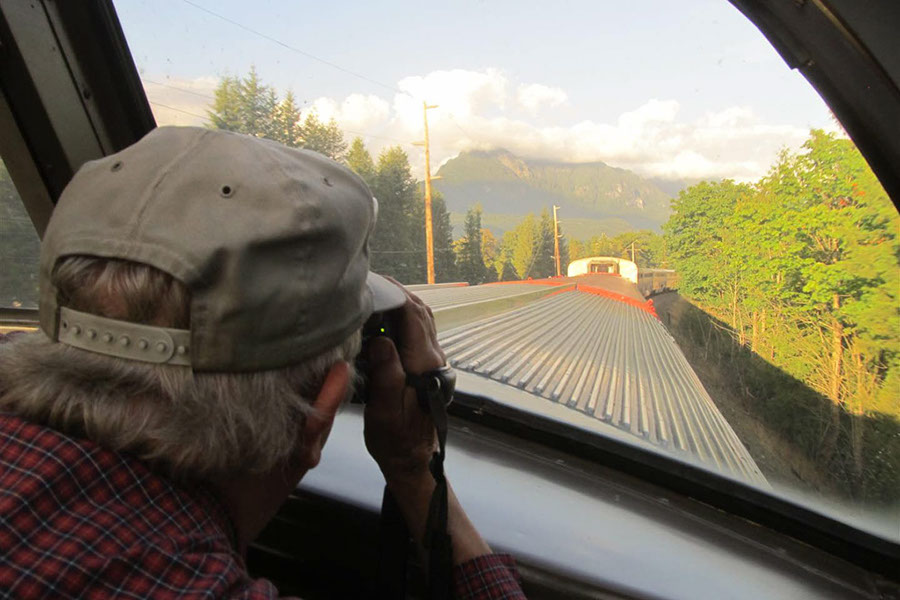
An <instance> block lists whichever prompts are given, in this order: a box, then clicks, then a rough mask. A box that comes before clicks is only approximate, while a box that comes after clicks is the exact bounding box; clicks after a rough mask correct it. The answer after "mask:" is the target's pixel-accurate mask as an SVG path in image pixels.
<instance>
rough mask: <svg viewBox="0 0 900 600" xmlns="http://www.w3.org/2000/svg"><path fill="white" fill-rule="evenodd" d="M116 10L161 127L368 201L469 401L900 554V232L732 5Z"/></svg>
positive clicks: (381, 260)
mask: <svg viewBox="0 0 900 600" xmlns="http://www.w3.org/2000/svg"><path fill="white" fill-rule="evenodd" d="M116 7H117V10H118V12H119V15H120V19H121V21H122V25H123V28H124V30H125V33H126V36H127V38H128V40H129V43H130V46H131V49H132V52H133V54H134V56H135V60H136V63H137V66H138V69H139V71H140V74H141V78H142V80H143V82H144V88H145V91H146V93H147V96H148V99H149V101H150V104H151V106H152V108H153V111H154V114H155V115H156V118H157V121H158V122H159V123H160V124H163V125H167V124H174V125H197V126H204V127H218V128H224V129H230V130H234V131H239V132H244V133H248V134H252V135H258V136H265V137H269V138H272V139H275V140H278V141H280V142H282V143H285V144H288V145H291V146H298V147H304V148H309V149H312V150H316V151H318V152H321V153H323V154H326V155H328V156H330V157H332V158H334V159H336V160H339V161H342V162H344V163H345V164H346V165H348V166H349V167H350V168H352V169H353V170H355V171H356V172H357V173H359V174H360V175H361V176H362V177H363V178H364V179H365V180H366V181H367V182H368V184H369V185H370V187H371V188H372V191H373V193H374V195H375V196H376V197H377V198H378V199H379V202H380V207H381V211H380V217H379V219H380V220H379V226H378V228H377V229H376V232H375V235H374V238H373V239H372V240H371V252H372V257H373V258H372V266H373V268H374V269H375V270H377V271H380V272H382V273H385V274H389V275H392V276H394V277H396V278H397V279H399V280H400V281H402V282H404V283H406V284H409V285H413V286H416V288H415V291H416V292H417V293H419V294H420V295H421V297H422V298H423V299H424V300H425V301H426V302H428V304H430V305H431V307H432V309H433V310H434V312H435V315H436V319H437V322H438V326H439V330H440V333H441V342H442V344H443V345H444V347H445V349H446V350H447V353H448V356H449V358H450V360H451V362H452V363H453V364H454V366H455V367H456V368H457V370H458V372H459V386H460V387H461V388H462V389H464V390H471V391H476V392H478V393H480V394H484V395H487V396H490V397H491V398H493V399H495V400H496V401H498V402H503V403H509V404H513V405H515V406H518V407H520V408H522V409H524V410H529V411H535V412H539V413H541V414H544V415H547V416H549V417H551V418H554V419H559V420H563V421H565V422H567V423H569V424H570V425H571V426H572V427H577V428H580V429H584V430H587V431H591V432H594V433H596V434H597V435H602V436H606V437H612V438H615V439H619V440H621V441H622V443H626V444H639V445H642V446H645V447H648V448H652V449H654V450H656V451H659V452H665V453H668V454H671V455H673V456H677V457H678V458H679V459H682V460H685V461H690V462H695V463H697V464H700V465H703V466H704V467H707V468H709V469H711V470H714V471H716V472H719V473H722V474H724V475H726V476H728V477H736V478H739V479H742V480H744V481H747V482H749V483H751V484H753V485H756V486H759V487H760V488H762V489H766V490H770V491H772V492H773V493H778V494H782V495H789V496H790V497H791V498H792V499H794V500H795V501H798V502H803V503H806V504H809V505H811V506H815V507H816V508H817V509H819V510H822V511H827V512H830V513H831V514H832V515H833V516H836V517H837V518H841V519H845V520H847V521H852V522H853V523H854V524H856V525H858V526H864V527H867V528H870V529H874V530H877V531H879V532H880V533H881V534H882V535H887V536H890V537H892V538H897V537H898V532H900V527H898V522H897V515H898V514H900V511H898V510H897V508H898V504H900V400H898V398H900V393H898V390H900V332H898V328H897V307H898V298H897V294H898V289H900V279H898V277H900V266H898V262H897V257H898V256H900V247H898V237H897V232H898V230H900V220H898V215H897V212H896V210H895V209H894V208H893V206H892V204H891V202H890V200H889V198H888V197H887V195H886V193H885V192H884V190H883V189H882V187H881V186H880V185H879V183H878V181H877V179H876V178H875V177H874V175H873V174H872V172H871V170H870V169H869V167H868V165H867V164H866V162H865V160H864V159H863V158H862V156H861V155H860V153H859V152H858V150H857V149H856V147H855V146H854V144H853V143H852V141H850V140H849V139H848V137H847V136H846V134H845V133H844V132H843V130H842V129H841V126H840V124H839V123H838V122H837V121H836V120H835V118H834V117H833V116H832V115H831V113H830V111H829V110H828V108H827V106H826V105H825V104H824V103H823V102H822V100H821V99H820V98H819V97H818V96H817V95H816V94H815V92H814V91H813V90H812V88H811V87H810V86H809V85H808V84H807V82H806V81H805V80H804V79H803V78H802V76H800V75H799V74H798V73H795V72H792V71H791V70H790V69H788V68H787V67H786V65H785V64H784V62H783V61H782V60H781V58H780V57H779V56H778V55H777V53H776V52H775V51H774V50H773V49H772V48H771V47H770V46H769V44H768V42H767V41H766V40H765V38H764V37H763V36H762V35H761V34H760V33H759V31H758V30H756V28H755V27H754V26H753V25H752V24H751V23H749V22H748V21H746V20H745V18H744V17H743V16H742V15H741V14H740V13H739V12H738V11H737V10H736V9H735V8H734V7H733V6H732V5H731V4H730V3H729V2H727V1H725V0H692V1H689V2H669V1H664V0H647V1H644V2H634V3H623V2H611V1H610V2H596V1H593V0H591V1H584V2H576V3H571V4H570V5H567V8H566V10H559V9H558V7H555V6H547V5H543V4H535V5H525V4H523V3H521V2H512V1H510V2H490V3H484V2H456V3H451V4H446V3H445V5H434V6H423V5H421V4H413V3H407V2H400V1H396V2H388V3H384V2H377V3H368V4H360V3H345V2H332V3H325V4H319V5H316V8H315V10H308V9H302V8H301V7H300V6H299V5H297V3H293V2H288V1H283V2H282V1H277V0H263V1H262V2H257V3H254V5H253V7H252V9H251V8H250V7H248V6H247V5H246V4H245V3H241V2H236V1H227V2H205V1H199V0H198V1H196V2H194V1H191V2H183V3H175V4H170V5H166V8H165V9H164V10H163V9H161V8H160V5H159V4H158V3H157V2H153V1H152V0H117V1H116ZM426 119H427V133H426V126H425V120H426ZM426 139H427V142H428V146H427V148H428V151H429V152H430V154H429V153H426V151H425V148H423V147H422V142H425V141H426ZM429 169H430V173H431V174H432V175H434V176H435V177H434V178H433V181H432V185H431V186H429V185H427V183H428V182H427V180H428V177H427V175H426V173H427V172H428V171H429ZM429 194H430V197H431V208H432V212H433V217H432V234H433V247H432V251H431V254H432V256H433V260H432V261H431V266H430V265H429V252H428V249H427V245H426V241H425V240H426V234H425V216H424V215H425V198H427V197H428V196H429ZM430 273H433V280H434V282H435V284H439V285H435V286H431V287H428V286H424V287H419V286H423V285H424V284H426V283H428V281H429V277H430Z"/></svg>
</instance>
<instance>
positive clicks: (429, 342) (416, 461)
mask: <svg viewBox="0 0 900 600" xmlns="http://www.w3.org/2000/svg"><path fill="white" fill-rule="evenodd" d="M399 310H400V311H401V315H400V324H399V329H400V330H399V332H398V334H399V335H398V342H399V345H400V348H399V354H398V349H397V348H395V347H394V344H393V343H392V342H391V340H389V339H387V338H383V337H380V338H375V339H373V340H371V341H370V342H369V343H368V347H367V348H365V349H364V351H365V352H367V353H368V359H369V365H370V372H369V373H368V374H367V375H368V377H369V388H368V390H369V397H368V398H367V400H366V412H365V440H366V448H368V450H369V453H370V454H371V455H372V457H373V458H374V459H375V461H376V462H377V463H378V466H379V467H380V468H381V472H382V473H383V474H384V477H385V479H386V480H387V483H388V486H389V487H392V486H394V485H398V486H399V485H403V486H408V485H413V484H419V483H421V482H422V481H421V480H422V479H423V476H427V477H430V474H429V473H428V462H429V460H431V455H432V453H433V452H434V451H435V448H436V444H437V437H436V435H435V430H434V423H433V422H432V420H431V417H430V416H429V415H427V414H426V413H425V412H424V411H423V410H422V409H421V408H419V404H418V401H417V399H416V392H415V390H413V389H412V388H411V387H407V385H406V373H410V374H414V375H418V374H421V373H424V372H426V371H430V370H432V369H436V368H438V367H441V366H443V365H444V363H445V362H446V357H445V356H444V352H443V351H442V350H441V347H440V346H439V345H438V342H437V330H436V328H435V325H434V317H433V316H432V314H431V309H430V308H428V307H427V306H426V305H425V304H424V303H423V302H422V301H421V300H420V299H419V298H418V297H416V296H415V295H413V294H410V293H409V292H407V301H406V304H405V305H403V307H402V308H400V309H399Z"/></svg>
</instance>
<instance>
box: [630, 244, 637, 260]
mask: <svg viewBox="0 0 900 600" xmlns="http://www.w3.org/2000/svg"><path fill="white" fill-rule="evenodd" d="M631 262H634V240H631ZM635 264H637V263H635Z"/></svg>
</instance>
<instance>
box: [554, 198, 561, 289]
mask: <svg viewBox="0 0 900 600" xmlns="http://www.w3.org/2000/svg"><path fill="white" fill-rule="evenodd" d="M557 210H559V207H558V206H557V205H555V204H554V205H553V252H554V256H555V257H556V276H557V277H559V276H560V272H559V271H560V269H559V220H558V219H557V218H556V211H557Z"/></svg>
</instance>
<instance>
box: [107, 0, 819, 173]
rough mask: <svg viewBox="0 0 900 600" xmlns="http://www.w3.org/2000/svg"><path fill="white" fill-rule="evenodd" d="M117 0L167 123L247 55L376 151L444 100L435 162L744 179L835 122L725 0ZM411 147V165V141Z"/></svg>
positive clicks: (239, 67) (404, 137) (192, 107)
mask: <svg viewBox="0 0 900 600" xmlns="http://www.w3.org/2000/svg"><path fill="white" fill-rule="evenodd" d="M192 3H193V4H196V5H197V6H200V7H204V8H206V9H208V10H211V11H214V12H215V13H218V14H220V15H222V16H224V17H227V18H229V19H232V20H234V21H237V22H240V23H242V24H243V25H245V26H246V27H249V28H251V29H255V30H257V31H259V32H261V33H264V34H265V35H267V36H269V37H272V38H275V39H277V40H279V41H281V42H283V43H285V44H287V45H290V46H293V47H294V48H297V49H301V50H303V51H305V52H308V53H311V54H314V55H315V56H317V57H319V58H321V59H324V60H327V61H329V62H332V63H334V64H336V65H338V66H340V67H341V68H343V69H346V70H349V71H353V72H355V73H359V74H362V75H364V76H365V77H367V78H368V79H371V80H375V81H377V82H379V83H381V84H383V85H379V84H376V83H372V82H371V81H367V80H364V79H361V78H358V77H354V76H353V75H350V74H348V73H347V72H345V71H341V70H339V69H336V68H333V67H331V66H328V65H324V64H322V63H320V62H317V61H316V60H314V59H311V58H308V57H306V56H303V55H302V54H300V53H297V52H294V51H291V50H289V49H286V48H284V47H282V46H280V45H278V44H276V43H273V42H272V41H270V40H268V39H264V38H262V37H260V36H258V35H254V34H252V33H250V32H248V31H245V30H243V29H241V28H239V27H237V26H235V25H233V24H231V23H228V22H226V21H224V20H222V19H219V18H217V17H215V16H213V15H211V14H209V13H207V12H204V11H203V10H201V9H200V8H198V7H197V6H194V5H193V4H192ZM115 5H116V8H117V10H118V12H119V17H120V20H121V21H122V25H123V28H124V30H125V33H126V37H127V38H128V40H129V44H130V46H131V49H132V52H133V54H134V56H135V61H136V63H137V65H138V68H139V70H140V71H141V73H142V75H143V77H144V78H145V79H146V80H147V81H148V82H147V83H145V88H146V90H147V93H148V97H149V98H150V100H151V102H154V103H155V104H156V106H154V110H155V112H156V114H157V119H158V121H159V122H161V123H177V124H188V123H197V122H199V121H201V119H199V118H197V117H193V116H191V115H189V114H186V113H196V114H204V112H205V110H204V105H205V104H206V103H207V102H208V100H207V98H205V96H206V95H208V94H210V93H211V91H212V89H213V88H214V86H215V82H216V80H217V78H218V77H220V76H222V75H225V74H244V73H246V71H247V70H248V69H249V68H250V66H251V65H255V66H256V68H257V70H258V71H259V73H260V75H261V76H262V78H263V79H264V81H265V82H267V83H270V84H272V85H273V86H274V87H275V88H276V89H278V90H279V91H280V92H283V91H285V90H288V89H291V90H293V92H294V93H295V95H296V96H297V98H298V100H299V101H300V103H301V104H302V105H303V106H304V107H306V108H310V107H315V108H316V109H317V110H318V112H319V113H320V114H321V115H322V116H325V117H334V118H336V119H337V120H338V122H339V123H340V124H341V125H342V127H344V128H345V129H347V130H352V131H354V132H360V133H364V134H368V135H369V136H370V137H367V138H365V139H366V141H367V143H368V144H369V145H370V146H371V148H372V150H373V151H374V152H376V153H377V152H378V151H379V150H380V149H381V148H383V147H384V146H385V145H386V144H390V143H396V141H404V142H407V141H412V140H414V139H417V138H418V137H421V116H420V114H419V113H420V111H421V108H420V107H421V98H422V97H427V99H428V101H429V102H432V103H435V104H440V105H441V108H440V109H438V110H435V111H433V112H432V113H429V115H430V119H432V121H433V125H432V133H433V137H434V138H435V141H434V143H435V148H434V153H435V157H436V159H437V162H438V163H439V162H440V161H442V160H446V159H447V158H450V157H452V156H453V155H455V154H456V153H457V152H459V151H460V150H464V149H467V148H487V147H497V146H502V147H507V148H509V149H510V150H513V151H515V152H518V153H520V154H524V155H529V156H532V157H536V158H547V159H554V160H571V161H588V160H604V161H605V162H609V163H610V164H613V165H616V166H623V167H626V168H631V169H634V170H636V171H639V172H642V173H644V174H648V175H657V176H667V177H677V176H682V177H699V176H716V177H718V176H730V177H736V178H738V179H753V178H755V177H757V176H759V175H760V174H762V173H763V172H764V171H765V170H766V169H767V168H768V166H769V165H770V164H771V161H772V159H773V158H774V156H775V153H776V152H777V150H778V149H779V148H780V147H782V146H785V145H787V146H789V147H796V146H797V145H798V144H799V143H801V142H802V139H803V137H804V135H805V132H806V131H808V129H809V128H810V127H826V128H834V125H833V123H832V122H831V119H830V117H829V113H828V111H827V108H826V107H825V105H824V103H823V102H822V101H821V100H820V99H819V97H818V95H816V93H815V92H814V91H813V90H812V88H811V87H810V86H809V85H808V84H807V83H806V81H805V80H804V79H803V78H802V77H801V76H800V75H799V74H797V73H793V72H791V71H790V70H789V69H788V68H787V66H786V65H785V64H784V63H783V62H782V61H781V59H780V58H779V57H778V55H777V54H776V53H775V51H774V50H773V49H772V48H771V47H770V46H769V44H768V42H766V40H765V38H764V37H763V36H762V34H760V33H759V32H758V31H757V30H756V28H755V27H754V26H753V25H752V24H751V23H750V22H749V21H747V20H746V19H745V18H744V17H743V16H742V15H741V14H740V13H739V12H738V11H737V10H736V9H735V8H734V7H732V6H731V4H730V3H728V2H727V1H726V0H679V1H677V2H676V1H673V0H641V1H638V0H635V1H633V2H621V1H620V0H617V1H615V2H612V1H598V0H594V1H584V2H564V1H560V2H556V3H547V2H525V1H519V2H511V1H488V0H483V1H480V2H475V1H461V2H444V3H432V4H423V3H412V2H399V1H396V2H341V1H339V0H336V1H334V2H329V3H316V4H313V3H298V2H286V1H280V0H278V1H277V0H258V1H256V2H253V3H248V2H244V1H237V0H219V1H216V2H213V1H212V0H190V2H187V1H185V0H116V1H115ZM150 82H160V83H167V84H168V85H169V86H172V87H164V86H160V85H158V84H157V83H150ZM176 88H177V89H176ZM398 89H399V90H401V91H402V92H406V93H405V94H404V93H398V92H397V90H398ZM185 90H190V91H192V92H193V94H190V93H187V92H186V91H185ZM198 94H199V95H198ZM161 105H165V106H169V107H172V108H178V109H180V110H181V111H186V112H178V111H174V110H171V109H165V108H163V107H162V106H161ZM349 135H352V134H348V136H349ZM373 136H379V137H373ZM407 151H408V152H409V153H410V158H411V161H412V162H413V164H414V167H415V166H416V165H418V164H419V163H420V162H421V161H420V160H419V157H418V151H417V150H415V149H414V148H412V147H408V148H407Z"/></svg>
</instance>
